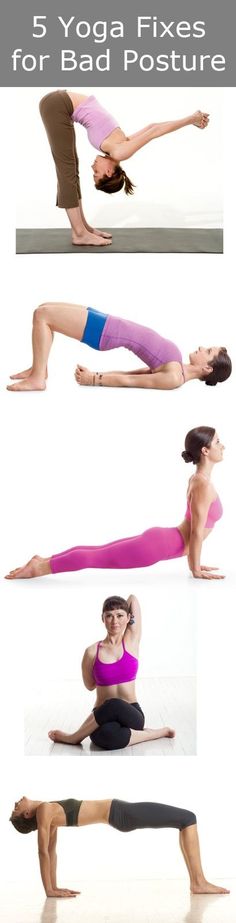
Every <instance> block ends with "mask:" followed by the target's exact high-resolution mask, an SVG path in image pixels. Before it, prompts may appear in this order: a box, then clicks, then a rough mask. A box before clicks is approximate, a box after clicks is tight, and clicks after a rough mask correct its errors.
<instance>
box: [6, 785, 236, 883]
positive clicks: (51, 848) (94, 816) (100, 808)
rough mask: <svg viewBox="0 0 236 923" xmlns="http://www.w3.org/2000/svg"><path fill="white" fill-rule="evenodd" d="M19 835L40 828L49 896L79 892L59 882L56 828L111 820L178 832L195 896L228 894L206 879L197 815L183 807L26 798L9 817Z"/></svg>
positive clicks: (125, 827)
mask: <svg viewBox="0 0 236 923" xmlns="http://www.w3.org/2000/svg"><path fill="white" fill-rule="evenodd" d="M10 820H11V823H12V824H13V826H14V827H15V829H16V830H18V831H19V833H31V832H32V831H34V830H37V832H38V854H39V865H40V872H41V878H42V882H43V887H44V890H45V892H46V895H47V897H59V898H71V897H76V895H77V894H79V893H80V892H79V891H73V890H72V889H68V888H59V887H58V885H57V856H56V843H57V828H58V827H84V826H88V825H89V824H109V825H110V826H111V827H114V828H115V830H120V831H121V832H122V833H126V832H130V831H131V830H143V829H145V828H146V827H149V828H152V829H153V828H155V829H160V828H164V827H170V828H175V829H176V830H179V831H180V833H179V844H180V849H181V851H182V854H183V858H184V861H185V863H186V866H187V869H188V873H189V878H190V889H191V891H192V893H193V894H228V893H229V892H228V891H227V890H226V888H219V887H217V886H216V885H212V884H210V882H208V881H206V878H205V876H204V872H203V869H202V864H201V856H200V847H199V839H198V832H197V821H196V815H195V814H193V813H192V811H186V810H184V809H183V808H175V807H172V806H171V805H167V804H157V803H156V802H150V801H147V802H145V801H141V802H136V803H133V802H128V801H120V800H118V799H116V798H114V799H112V801H111V800H110V799H104V800H102V801H100V800H99V801H77V800H76V799H75V798H67V799H66V800H65V801H31V800H30V799H29V798H26V797H25V796H24V797H23V798H21V799H20V801H17V802H16V803H15V806H14V809H13V811H12V814H11V817H10Z"/></svg>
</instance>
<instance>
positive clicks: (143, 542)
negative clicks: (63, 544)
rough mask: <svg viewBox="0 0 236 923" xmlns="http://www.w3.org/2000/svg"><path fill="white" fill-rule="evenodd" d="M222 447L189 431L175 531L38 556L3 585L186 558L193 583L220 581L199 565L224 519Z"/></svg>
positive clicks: (205, 432)
mask: <svg viewBox="0 0 236 923" xmlns="http://www.w3.org/2000/svg"><path fill="white" fill-rule="evenodd" d="M223 452H224V446H223V445H222V443H221V442H220V440H219V436H218V435H217V433H216V431H215V429H213V428H212V427H211V426H198V427H197V428H196V429H193V430H190V432H189V433H188V434H187V436H186V439H185V450H184V451H183V452H182V457H183V459H184V461H185V462H187V463H188V462H192V463H193V464H194V465H196V473H195V474H194V475H193V477H191V478H190V481H189V486H188V492H187V509H186V513H185V518H184V520H183V521H182V522H181V524H180V525H179V526H176V527H173V528H168V529H163V528H159V527H155V528H151V529H148V530H147V531H146V532H143V534H142V535H135V536H133V537H131V538H123V539H120V540H118V541H115V542H111V543H110V544H108V545H100V546H94V545H91V546H89V545H85V546H83V545H82V546H77V547H75V548H70V549H69V550H68V551H62V552H61V553H60V554H57V555H53V556H52V557H51V558H41V557H39V555H35V557H33V558H31V559H30V561H28V563H27V564H26V565H25V566H24V567H19V568H17V569H16V570H13V571H10V573H9V574H8V575H7V578H6V579H7V580H15V579H27V578H28V577H42V576H44V575H46V574H60V573H66V572H67V571H73V570H83V568H89V567H90V568H93V567H95V568H114V569H120V568H125V569H126V568H133V567H149V566H150V565H151V564H156V563H157V562H158V561H168V560H172V559H174V558H181V557H183V555H186V556H187V557H188V564H189V568H190V571H191V573H192V575H193V577H195V578H197V579H198V580H199V579H201V580H213V579H214V580H221V579H222V575H220V574H216V573H215V570H216V569H217V568H213V567H205V565H202V564H201V550H202V543H203V541H204V539H205V538H207V536H208V535H209V533H210V532H211V530H212V529H213V527H214V525H215V522H217V520H218V519H220V517H221V516H222V512H223V510H222V506H221V502H220V499H219V497H218V496H217V493H216V491H215V488H214V486H213V484H212V482H211V473H212V469H213V467H214V465H215V464H217V463H218V462H220V461H222V459H223Z"/></svg>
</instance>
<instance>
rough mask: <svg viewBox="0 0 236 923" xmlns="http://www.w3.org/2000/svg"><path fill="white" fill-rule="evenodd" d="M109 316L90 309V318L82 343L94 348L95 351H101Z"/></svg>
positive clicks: (88, 318)
mask: <svg viewBox="0 0 236 923" xmlns="http://www.w3.org/2000/svg"><path fill="white" fill-rule="evenodd" d="M107 318H108V314H102V313H101V312H100V311H95V310H94V308H88V317H87V321H86V324H85V328H84V332H83V336H82V340H81V343H86V344H87V346H92V348H93V349H99V343H100V339H101V336H102V332H103V328H104V327H105V323H106V320H107Z"/></svg>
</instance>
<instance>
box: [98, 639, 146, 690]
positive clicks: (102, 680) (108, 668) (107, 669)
mask: <svg viewBox="0 0 236 923" xmlns="http://www.w3.org/2000/svg"><path fill="white" fill-rule="evenodd" d="M100 644H101V641H99V642H98V645H97V650H96V657H95V661H94V664H93V678H94V680H95V683H96V686H118V685H119V683H131V682H132V680H134V679H136V676H137V672H138V660H137V657H134V656H133V654H129V651H126V649H125V645H124V641H123V638H122V647H123V654H122V657H120V659H119V660H115V661H114V662H113V663H103V662H102V660H99V656H98V655H99V648H100Z"/></svg>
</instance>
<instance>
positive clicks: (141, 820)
mask: <svg viewBox="0 0 236 923" xmlns="http://www.w3.org/2000/svg"><path fill="white" fill-rule="evenodd" d="M108 823H109V824H110V825H111V827H115V829H116V830H121V831H122V832H123V833H128V832H130V831H131V830H143V829H144V828H145V827H153V828H160V827H174V828H175V829H176V830H184V829H185V827H191V826H192V825H193V824H196V823H197V818H196V814H193V813H192V811H185V810H184V809H183V808H174V807H173V805H170V804H157V803H156V802H155V801H138V802H136V803H133V802H130V801H119V800H118V799H117V798H114V799H113V801H112V802H111V808H110V814H109V821H108Z"/></svg>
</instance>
